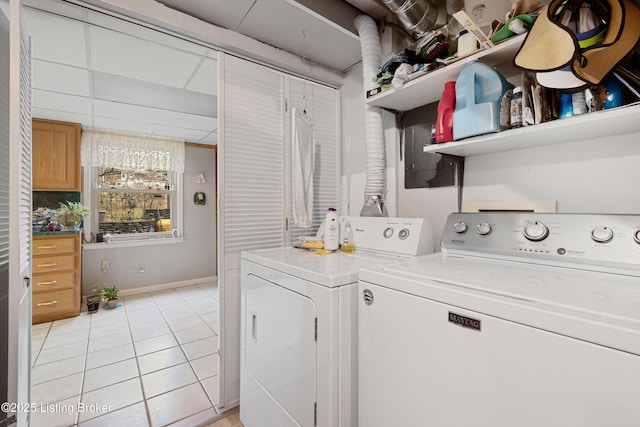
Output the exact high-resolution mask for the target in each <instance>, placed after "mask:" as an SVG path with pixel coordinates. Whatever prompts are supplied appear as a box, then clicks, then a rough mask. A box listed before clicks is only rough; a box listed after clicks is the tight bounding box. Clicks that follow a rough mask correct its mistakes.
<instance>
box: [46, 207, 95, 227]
mask: <svg viewBox="0 0 640 427" xmlns="http://www.w3.org/2000/svg"><path fill="white" fill-rule="evenodd" d="M54 215H55V216H57V217H58V218H59V222H61V223H63V224H64V225H65V227H67V228H76V227H77V226H78V224H80V223H81V222H82V220H83V219H85V218H87V217H88V216H89V215H91V211H90V210H89V209H88V208H87V207H86V206H84V205H83V204H82V203H80V202H69V201H67V203H62V202H61V203H60V207H59V208H58V209H56V210H55V211H54Z"/></svg>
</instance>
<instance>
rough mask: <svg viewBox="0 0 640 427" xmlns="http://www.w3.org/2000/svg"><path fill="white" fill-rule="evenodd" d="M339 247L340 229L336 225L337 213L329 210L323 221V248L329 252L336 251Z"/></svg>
mask: <svg viewBox="0 0 640 427" xmlns="http://www.w3.org/2000/svg"><path fill="white" fill-rule="evenodd" d="M339 245H340V227H339V225H338V212H336V210H335V209H334V208H329V210H328V212H327V215H326V217H325V220H324V248H325V249H328V250H330V251H334V250H336V249H338V246H339Z"/></svg>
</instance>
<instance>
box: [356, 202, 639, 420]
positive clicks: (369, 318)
mask: <svg viewBox="0 0 640 427" xmlns="http://www.w3.org/2000/svg"><path fill="white" fill-rule="evenodd" d="M358 293H359V295H358V300H359V305H358V316H359V323H358V346H359V350H358V351H359V369H360V373H359V405H358V408H359V421H360V425H361V426H364V427H376V426H385V427H387V426H391V425H394V426H396V425H397V426H451V427H463V426H464V427H467V426H473V427H514V426H518V427H540V426H545V427H569V426H571V427H574V426H579V427H602V426H607V427H637V426H639V425H640V216H635V215H634V216H631V215H628V216H624V215H569V214H528V213H527V214H525V213H518V214H514V213H502V214H498V213H476V214H465V213H460V214H452V215H451V216H450V217H449V219H448V222H447V224H446V228H445V230H444V232H443V239H442V253H438V254H433V255H429V256H425V257H417V258H413V259H411V260H407V261H406V262H404V261H403V262H399V263H396V264H393V265H386V266H378V267H374V268H365V269H363V270H361V272H360V282H359V284H358Z"/></svg>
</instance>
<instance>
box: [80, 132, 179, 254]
mask: <svg viewBox="0 0 640 427" xmlns="http://www.w3.org/2000/svg"><path fill="white" fill-rule="evenodd" d="M82 164H83V166H84V168H85V183H87V182H88V183H89V185H86V184H85V186H84V189H85V195H84V202H85V204H87V205H88V206H89V207H90V209H91V211H92V217H91V218H90V219H89V221H86V222H88V224H85V225H84V228H85V235H87V234H89V233H87V231H90V232H93V233H94V234H97V233H100V234H103V235H106V234H108V235H110V236H112V239H113V241H115V242H118V241H129V240H142V239H155V238H167V237H175V235H176V234H177V235H180V234H181V232H180V231H181V229H182V223H181V212H182V204H181V200H182V185H181V184H182V179H181V177H182V173H183V172H184V141H181V140H174V139H170V138H159V137H152V136H145V135H137V134H125V133H122V132H112V131H97V130H94V129H86V130H83V135H82ZM176 230H177V231H176Z"/></svg>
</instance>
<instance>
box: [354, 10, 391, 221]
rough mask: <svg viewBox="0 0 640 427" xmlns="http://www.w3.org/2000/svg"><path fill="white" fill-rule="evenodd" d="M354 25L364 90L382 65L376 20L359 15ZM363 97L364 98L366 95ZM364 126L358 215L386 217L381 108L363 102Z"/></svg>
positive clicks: (384, 159)
mask: <svg viewBox="0 0 640 427" xmlns="http://www.w3.org/2000/svg"><path fill="white" fill-rule="evenodd" d="M355 26H356V30H357V31H358V34H359V35H360V49H361V51H362V79H363V82H364V90H365V93H366V91H368V90H369V89H372V88H373V87H375V84H374V82H373V79H374V77H375V76H376V74H377V69H378V67H379V66H380V65H381V64H382V59H381V53H380V36H379V35H378V26H377V25H376V23H375V21H374V20H373V19H372V18H371V17H369V16H367V15H360V16H358V17H357V18H356V19H355ZM365 99H366V98H365ZM364 108H365V113H364V125H365V144H366V150H367V169H366V183H365V188H364V206H363V207H362V211H361V212H360V215H361V216H386V209H385V208H384V203H383V200H382V194H383V193H384V190H385V173H386V171H385V169H386V155H385V154H386V153H385V144H384V131H383V128H382V111H381V110H380V107H369V106H367V105H366V104H365V107H364Z"/></svg>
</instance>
